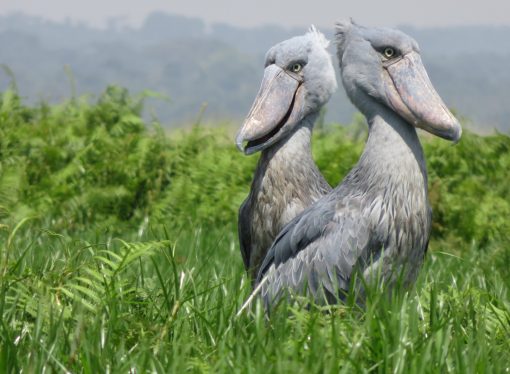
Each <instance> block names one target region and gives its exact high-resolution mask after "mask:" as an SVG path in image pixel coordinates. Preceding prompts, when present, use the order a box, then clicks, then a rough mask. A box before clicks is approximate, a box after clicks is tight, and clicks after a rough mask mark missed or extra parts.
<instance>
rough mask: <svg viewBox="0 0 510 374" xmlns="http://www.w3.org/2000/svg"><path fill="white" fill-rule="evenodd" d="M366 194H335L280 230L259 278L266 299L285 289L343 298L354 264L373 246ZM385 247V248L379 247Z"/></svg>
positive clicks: (317, 296) (322, 200)
mask: <svg viewBox="0 0 510 374" xmlns="http://www.w3.org/2000/svg"><path fill="white" fill-rule="evenodd" d="M360 205H361V200H360V198H359V197H358V198H356V197H351V198H345V199H340V200H339V199H338V196H336V198H335V194H334V193H333V194H330V195H328V196H326V197H325V198H323V199H321V200H319V201H317V203H316V204H314V205H312V206H311V207H310V208H308V209H307V210H305V211H304V212H303V213H302V214H301V215H299V216H298V217H296V218H295V219H294V220H293V221H291V222H290V223H289V224H288V225H287V226H286V227H285V228H284V229H283V230H282V232H281V233H280V234H279V235H278V237H277V238H276V240H275V241H274V243H273V245H272V246H271V249H270V250H269V252H268V255H267V256H266V258H265V259H264V262H263V264H262V267H261V269H260V271H259V274H258V277H257V283H262V280H263V279H264V282H263V284H262V285H261V294H262V297H263V298H264V300H265V302H266V304H267V303H269V304H271V303H273V302H275V301H277V300H278V299H279V297H280V296H281V295H282V293H283V292H285V291H287V290H290V291H292V292H296V293H302V292H303V291H305V292H306V293H311V295H312V296H313V297H314V298H315V299H316V301H317V302H322V301H323V299H324V297H325V296H326V297H327V298H329V297H333V298H338V297H342V295H343V294H345V292H346V291H348V290H349V283H350V279H351V275H352V272H353V269H354V267H355V265H356V264H357V263H360V264H363V262H364V259H365V257H368V255H369V253H370V249H375V246H374V245H373V244H371V243H370V232H369V230H370V228H369V223H368V219H367V218H363V217H362V213H361V206H360ZM379 248H380V247H379Z"/></svg>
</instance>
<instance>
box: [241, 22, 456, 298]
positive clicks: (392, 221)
mask: <svg viewBox="0 0 510 374" xmlns="http://www.w3.org/2000/svg"><path fill="white" fill-rule="evenodd" d="M336 44H337V51H338V59H339V62H340V68H341V76H342V82H343V85H344V88H345V90H346V92H347V94H348V96H349V98H350V100H351V101H352V103H353V104H354V105H355V106H356V107H357V108H358V109H359V110H360V111H361V112H362V113H363V114H364V115H365V117H366V119H367V122H368V126H369V133H368V139H367V141H366V145H365V148H364V151H363V153H362V155H361V158H360V160H359V161H358V163H357V164H356V166H355V167H354V168H353V169H352V170H351V171H350V172H349V173H348V175H347V176H346V177H345V178H344V180H343V181H342V182H341V183H340V185H339V186H337V187H336V188H335V189H334V190H333V191H332V192H331V193H329V194H328V195H326V196H324V197H323V198H321V199H319V200H318V201H317V202H316V203H314V204H313V205H312V206H310V207H309V208H307V209H305V210H304V211H303V212H302V213H301V214H300V215H298V216H297V217H296V218H295V219H293V220H292V221H291V222H290V223H289V224H288V225H286V227H285V228H284V229H283V230H282V232H281V233H280V234H279V235H278V236H277V238H276V239H275V242H274V243H273V245H272V247H271V248H270V250H269V252H268V254H267V256H266V258H265V259H264V261H263V263H262V265H261V267H260V271H259V273H258V277H257V285H256V289H255V290H254V292H253V293H252V296H251V298H253V297H254V295H256V294H258V293H260V295H261V296H262V298H263V300H264V303H265V305H266V307H267V308H271V306H272V305H274V304H275V303H276V302H277V301H278V300H279V299H281V298H282V297H283V296H285V295H286V296H285V297H288V295H289V294H298V295H304V296H307V297H309V298H310V299H312V300H314V302H316V303H319V304H324V303H332V302H338V301H339V300H342V299H343V298H344V297H345V296H346V294H348V292H349V290H350V287H354V288H355V289H356V290H359V293H358V297H359V298H360V300H361V301H362V302H363V299H364V297H365V296H364V292H365V290H364V288H363V287H364V286H363V284H366V283H364V282H362V281H359V279H360V278H361V279H364V281H366V282H370V281H371V280H375V279H382V280H383V281H384V282H385V283H386V284H388V285H389V286H390V287H391V286H392V285H394V284H395V282H396V280H397V279H400V280H402V281H403V283H404V284H406V285H410V284H412V283H413V282H414V280H415V278H416V276H417V274H418V271H419V269H420V266H421V264H422V262H423V259H424V255H425V252H426V250H427V246H428V241H429V236H430V228H431V208H430V205H429V201H428V196H427V195H428V193H427V170H426V165H425V160H424V155H423V150H422V147H421V144H420V141H419V139H418V135H417V132H416V128H421V129H423V130H425V131H427V132H430V133H432V134H434V135H437V136H439V137H442V138H444V139H448V140H451V141H454V142H457V141H458V140H459V139H460V136H461V133H462V130H461V127H460V124H459V122H458V121H457V119H456V118H455V117H454V116H453V115H452V113H451V112H450V111H449V110H448V109H447V107H446V105H445V104H444V103H443V101H442V100H441V98H440V97H439V95H438V94H437V92H436V91H435V90H434V88H433V86H432V83H431V82H430V80H429V78H428V76H427V73H426V71H425V68H424V66H423V64H422V61H421V58H420V50H419V48H418V44H417V43H416V41H415V40H413V39H412V38H411V37H409V36H408V35H406V34H404V33H402V32H400V31H397V30H393V29H388V28H367V27H362V26H360V25H357V24H354V23H353V22H352V21H346V22H342V23H339V24H337V27H336ZM358 275H359V277H358ZM376 275H377V277H376ZM379 277H381V278H379ZM354 279H356V281H355V282H354ZM351 282H353V283H351Z"/></svg>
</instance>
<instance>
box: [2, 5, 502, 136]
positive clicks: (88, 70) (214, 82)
mask: <svg viewBox="0 0 510 374" xmlns="http://www.w3.org/2000/svg"><path fill="white" fill-rule="evenodd" d="M305 29H306V28H302V29H299V28H296V29H285V28H281V27H278V26H264V27H258V28H238V27H234V26H230V25H225V24H212V25H206V24H205V23H204V22H203V21H201V20H199V19H192V18H186V17H181V16H174V15H169V14H164V13H154V14H152V15H150V16H149V17H148V18H147V19H146V21H145V23H144V24H143V25H142V27H140V28H138V29H133V28H125V27H118V25H116V24H115V23H112V24H111V25H110V26H109V27H108V28H107V29H94V28H90V27H88V26H86V25H80V24H70V23H55V22H49V21H45V20H42V19H38V18H33V17H29V16H26V15H22V14H16V15H10V16H4V17H0V63H1V64H4V65H7V66H8V67H9V68H10V69H11V70H12V72H13V73H14V75H15V77H16V82H17V85H18V87H19V90H20V92H21V94H22V95H23V96H24V97H27V98H28V100H29V101H36V100H40V99H44V100H48V101H50V102H54V101H58V100H62V99H64V98H67V97H69V96H70V95H71V93H72V92H73V88H72V87H73V85H72V84H71V82H70V79H69V77H68V75H67V74H66V72H65V69H64V67H65V66H68V67H69V70H70V71H72V76H73V79H74V81H75V85H76V86H75V87H76V93H77V94H83V93H91V94H95V95H97V94H98V93H99V92H101V91H102V90H104V88H105V86H106V85H108V84H119V85H122V86H125V87H128V88H129V89H130V90H131V91H132V92H134V93H136V92H141V91H143V90H145V89H150V90H154V91H157V92H160V93H163V94H165V95H167V96H168V97H169V98H170V101H168V102H167V101H154V100H152V101H151V102H150V103H149V112H151V111H152V112H155V114H156V115H157V116H158V117H159V118H160V119H161V121H162V122H164V123H165V124H168V125H169V126H176V125H179V124H181V123H183V122H185V121H189V120H190V119H194V118H196V117H197V115H198V113H199V111H200V108H201V107H202V105H203V103H207V109H206V111H205V113H204V119H205V120H209V119H211V120H216V119H232V120H241V119H242V118H243V116H244V115H245V114H246V113H247V111H248V110H249V107H250V105H251V102H252V100H253V98H254V95H255V94H256V92H257V90H258V86H259V83H260V78H261V76H262V70H263V69H262V64H263V57H264V54H265V51H266V50H267V49H268V48H269V47H270V46H272V45H273V44H275V43H276V42H278V41H281V40H283V39H286V38H288V37H290V36H293V35H298V34H300V33H303V32H304V31H305ZM402 29H403V30H404V31H406V32H407V33H409V34H410V35H412V36H414V37H415V38H416V39H417V40H418V42H419V43H420V46H421V48H422V53H423V58H424V61H425V64H426V66H427V68H428V71H429V73H430V76H431V80H432V81H433V83H434V84H435V85H436V87H437V89H438V91H439V92H440V93H441V95H442V96H443V97H444V99H445V101H446V102H447V103H448V104H449V105H450V106H451V107H453V108H455V109H456V110H457V111H458V112H459V113H460V114H461V115H463V116H466V117H468V118H470V119H471V120H472V122H473V126H474V127H475V128H478V129H482V130H483V129H490V128H493V127H496V128H498V129H500V130H502V131H510V121H509V120H508V118H510V96H509V95H508V94H507V90H508V87H510V69H508V66H510V27H459V28H443V29H416V28H411V27H406V26H403V27H402ZM324 32H325V33H326V34H327V35H328V36H331V34H332V30H324ZM332 53H334V51H333V49H332ZM9 81H10V77H9V75H8V74H7V73H6V72H5V71H3V72H0V88H4V87H5V86H7V84H8V83H9ZM354 112H355V109H354V108H353V107H352V105H351V104H350V103H349V102H348V100H347V99H346V97H345V95H344V94H343V91H342V90H341V89H340V90H339V93H338V94H337V95H336V96H335V97H334V98H332V100H331V102H330V105H329V107H328V119H329V120H334V121H340V122H348V121H350V120H351V118H352V115H353V113H354Z"/></svg>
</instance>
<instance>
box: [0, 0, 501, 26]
mask: <svg viewBox="0 0 510 374" xmlns="http://www.w3.org/2000/svg"><path fill="white" fill-rule="evenodd" d="M156 10H162V11H165V12H169V13H175V14H181V15H187V16H192V17H199V18H202V19H204V20H206V21H208V22H226V23H230V24H234V25H245V26H256V25H261V24H267V23H273V24H280V25H283V26H302V25H308V24H311V23H314V24H316V25H318V26H328V27H330V26H331V25H332V24H333V23H334V21H335V20H337V19H340V18H346V17H353V18H354V19H355V20H357V21H358V22H359V23H363V24H367V25H371V26H381V25H384V26H396V25H402V24H406V25H414V26H453V25H475V24H484V25H510V0H476V1H475V0H419V1H415V0H371V1H368V0H350V1H346V0H306V1H304V0H251V1H243V0H0V14H9V13H11V12H17V11H21V12H24V13H27V14H31V15H37V16H42V17H44V18H48V19H52V20H65V19H70V20H72V21H81V22H85V23H88V24H91V25H94V26H100V27H102V26H105V25H106V23H107V21H108V19H110V18H117V19H118V18H121V19H122V20H124V21H125V22H126V23H128V24H132V25H139V24H141V22H142V21H143V19H144V18H145V17H146V16H147V14H149V13H151V12H153V11H156Z"/></svg>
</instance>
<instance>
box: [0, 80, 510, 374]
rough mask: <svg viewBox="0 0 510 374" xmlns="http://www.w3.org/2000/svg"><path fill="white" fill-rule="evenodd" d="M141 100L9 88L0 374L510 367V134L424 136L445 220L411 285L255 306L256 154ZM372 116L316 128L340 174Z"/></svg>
mask: <svg viewBox="0 0 510 374" xmlns="http://www.w3.org/2000/svg"><path fill="white" fill-rule="evenodd" d="M142 103H143V97H132V96H130V95H129V94H128V93H127V91H125V90H123V89H120V88H116V87H110V88H108V89H107V90H106V91H105V93H104V94H103V95H102V97H101V98H99V100H98V101H97V102H96V103H93V104H91V103H90V102H88V101H87V100H85V99H74V100H72V101H70V102H68V103H65V104H62V105H59V106H51V107H50V106H47V105H39V106H34V107H27V106H25V105H24V104H23V103H22V102H21V100H20V98H19V96H18V95H17V94H16V92H15V91H13V90H9V91H6V92H4V93H3V94H2V95H1V96H0V219H1V225H2V226H1V228H0V238H1V242H0V243H1V244H0V277H1V278H0V314H1V316H2V318H1V323H0V372H19V371H23V372H67V371H68V372H85V373H97V372H121V373H125V372H164V373H166V372H176V373H181V372H243V373H245V372H253V373H255V372H271V373H273V372H274V373H280V372H283V373H287V372H317V373H322V372H346V373H351V372H381V373H384V372H393V373H430V372H434V373H436V372H437V373H443V372H458V373H470V372H471V373H480V372H487V373H493V372H502V373H503V372H508V371H510V297H509V290H510V271H509V269H510V247H509V242H510V239H509V234H508V233H509V229H510V227H509V219H508V217H509V214H508V213H510V191H509V188H510V187H509V186H508V170H509V168H510V139H509V138H508V137H507V136H506V135H494V136H490V137H479V136H476V135H474V134H469V133H468V134H466V135H465V136H464V137H463V139H462V141H461V143H460V144H458V145H456V146H454V147H452V146H451V145H449V144H447V143H446V142H442V141H440V140H435V139H425V140H424V147H425V152H426V155H427V162H428V168H429V174H430V197H431V201H432V203H433V207H434V229H433V238H432V242H431V245H430V250H429V253H428V255H427V259H426V263H425V266H424V268H423V270H422V272H421V275H420V278H419V280H418V282H417V285H416V287H414V288H413V289H412V290H410V291H407V292H405V291H402V290H397V291H396V292H395V293H394V294H392V295H391V296H390V297H388V296H387V294H383V293H381V292H379V290H378V289H377V288H376V289H374V290H373V292H371V293H370V295H369V298H368V302H367V306H366V309H365V310H360V309H359V308H358V307H357V306H356V305H352V304H346V305H340V306H335V307H332V308H331V309H330V310H329V311H328V312H324V311H323V310H320V309H317V308H312V309H311V310H309V311H305V310H303V309H300V308H299V307H297V306H292V305H281V306H280V308H279V309H278V310H277V312H276V313H273V315H272V316H271V318H270V319H267V317H266V316H265V315H264V313H263V310H262V308H261V306H260V305H257V306H255V308H254V310H253V311H252V312H250V313H247V314H243V315H241V316H240V317H235V315H236V312H237V311H238V309H239V308H240V306H241V305H242V303H243V301H244V299H245V298H246V297H247V295H248V294H249V291H250V286H249V281H248V279H247V278H246V276H245V274H244V271H243V267H242V261H241V257H240V254H239V249H238V244H237V232H236V226H235V221H236V213H237V208H238V206H239V204H240V202H241V201H242V200H243V199H244V197H245V196H246V194H247V192H248V188H249V183H250V181H251V176H252V173H253V168H254V166H255V163H256V158H255V157H244V156H242V155H241V154H239V153H238V152H237V151H236V150H235V148H234V146H233V142H232V135H231V133H230V132H229V131H228V130H227V129H223V128H217V129H210V128H209V129H206V128H202V127H200V126H199V125H195V126H193V127H191V128H190V129H188V130H185V131H180V132H174V133H172V134H170V135H168V134H166V133H165V132H164V131H163V130H162V128H161V127H160V126H159V125H158V124H157V123H156V122H154V123H149V124H146V123H144V121H143V120H142V119H141V117H140V112H141V109H142ZM364 136H365V132H364V127H363V126H362V125H360V124H353V125H351V126H350V127H338V126H332V127H327V128H321V129H319V131H317V133H316V136H315V139H314V153H315V156H316V160H317V163H318V164H319V166H320V168H321V170H322V171H323V173H324V175H325V176H326V177H327V178H328V180H329V181H330V182H331V183H337V182H338V181H339V180H340V178H341V177H342V176H343V175H344V174H345V173H346V172H347V171H348V170H349V168H351V167H352V165H353V164H354V163H355V162H356V160H357V158H358V157H359V154H360V152H361V150H362V147H363V140H364Z"/></svg>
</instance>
